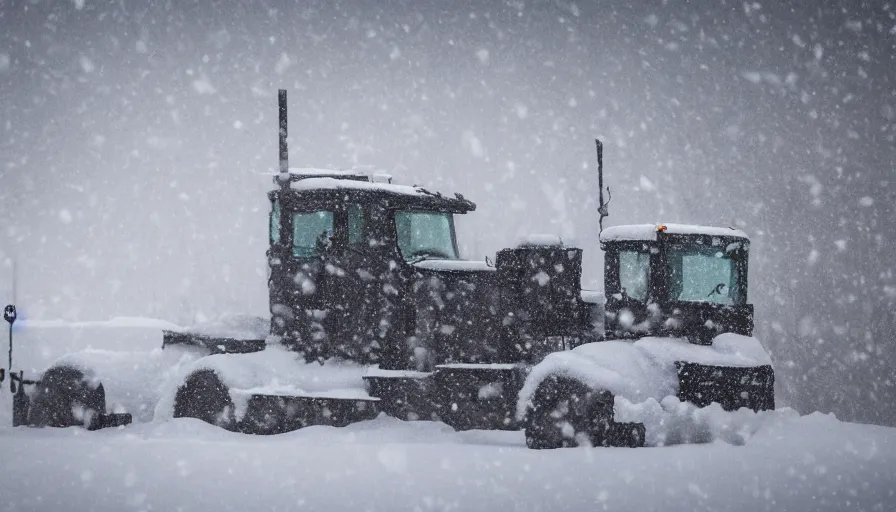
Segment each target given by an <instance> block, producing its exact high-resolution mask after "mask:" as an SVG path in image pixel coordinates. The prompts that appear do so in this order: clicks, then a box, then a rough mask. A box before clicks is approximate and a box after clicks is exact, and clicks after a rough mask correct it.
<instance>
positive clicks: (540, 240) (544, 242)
mask: <svg viewBox="0 0 896 512" xmlns="http://www.w3.org/2000/svg"><path fill="white" fill-rule="evenodd" d="M516 246H517V247H518V248H524V247H563V241H562V240H560V237H559V236H557V235H552V234H544V233H533V234H529V235H525V236H521V237H520V238H519V239H518V240H517V243H516Z"/></svg>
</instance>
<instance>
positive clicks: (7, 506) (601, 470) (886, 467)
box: [0, 393, 896, 512]
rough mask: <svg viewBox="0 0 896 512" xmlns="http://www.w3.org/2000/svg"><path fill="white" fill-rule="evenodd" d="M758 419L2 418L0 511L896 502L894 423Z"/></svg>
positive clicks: (856, 505)
mask: <svg viewBox="0 0 896 512" xmlns="http://www.w3.org/2000/svg"><path fill="white" fill-rule="evenodd" d="M2 402H3V403H2V404H0V405H2V406H3V407H6V406H7V405H8V403H9V402H8V393H5V394H4V398H3V399H2ZM749 426H750V428H749V429H748V431H746V432H742V435H743V438H744V439H745V443H744V444H742V445H737V444H731V443H729V442H725V441H715V442H711V443H706V444H687V445H675V446H665V447H648V448H639V449H628V448H575V449H563V450H552V451H533V450H528V449H527V448H526V447H525V444H524V441H523V436H522V434H521V433H520V432H489V431H468V432H454V431H452V430H451V429H450V428H449V427H447V426H446V425H444V424H442V423H433V422H403V421H399V420H395V419H392V418H387V417H380V418H378V419H376V420H373V421H368V422H363V423H357V424H354V425H351V426H349V427H345V428H335V427H309V428H306V429H303V430H299V431H296V432H291V433H288V434H282V435H278V436H270V437H258V436H248V435H242V434H234V433H230V432H227V431H224V430H222V429H219V428H217V427H213V426H211V425H207V424H205V423H202V422H200V421H198V420H193V419H177V420H170V421H165V422H156V423H147V424H139V425H132V426H128V427H123V428H119V429H112V430H101V431H97V432H87V431H85V430H83V429H79V428H68V429H50V428H47V429H29V428H15V429H13V428H11V427H8V426H3V427H0V454H2V455H0V457H2V461H3V477H2V478H0V497H2V498H0V510H2V511H25V510H36V511H45V510H46V511H50V510H99V511H122V510H156V511H158V510H164V511H169V510H171V511H173V510H184V511H188V510H213V511H228V510H238V511H248V510H333V511H336V510H347V511H353V512H354V511H367V510H370V511H378V510H382V511H389V512H392V511H397V510H409V511H417V510H419V511H426V510H488V511H499V510H576V511H578V510H581V511H595V510H642V511H651V510H656V511H663V512H669V511H676V510H682V511H695V510H708V511H726V510H731V511H734V510H749V511H762V510H769V511H775V512H783V511H809V510H818V511H821V510H830V511H844V510H868V511H881V512H888V511H892V510H896V476H894V472H896V429H893V428H886V427H878V426H870V425H856V424H850V423H844V422H840V421H838V420H836V419H835V418H833V417H831V416H825V415H821V414H813V415H809V416H803V417H800V416H798V415H796V413H794V412H792V411H789V410H784V411H777V412H774V413H769V414H765V415H763V416H760V417H753V421H752V422H750V425H749ZM754 429H755V431H753V430H754ZM734 430H737V429H736V428H735V429H734ZM750 431H752V433H750Z"/></svg>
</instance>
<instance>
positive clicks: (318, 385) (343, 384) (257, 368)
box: [154, 345, 371, 421]
mask: <svg viewBox="0 0 896 512" xmlns="http://www.w3.org/2000/svg"><path fill="white" fill-rule="evenodd" d="M200 370H212V371H214V372H215V374H216V375H217V376H218V378H219V379H221V382H222V383H224V385H226V386H227V388H228V390H229V391H230V397H231V400H233V404H234V410H235V413H236V417H237V419H241V418H242V416H243V414H245V412H246V408H247V407H248V402H249V398H250V397H251V395H253V394H265V395H285V396H315V397H331V398H351V399H371V397H370V395H368V394H367V390H366V388H365V385H364V380H363V378H362V377H363V376H364V374H365V373H366V371H367V367H366V366H361V365H357V364H353V363H348V362H342V361H336V360H330V361H326V362H324V364H319V363H316V362H314V363H306V362H305V361H304V360H303V359H302V358H301V356H300V355H299V354H296V353H295V352H292V351H290V350H288V349H286V348H284V347H282V346H281V345H268V346H267V348H266V349H265V350H263V351H261V352H253V353H250V354H215V355H211V356H207V357H203V358H201V359H198V360H195V361H193V362H191V363H190V364H187V365H183V366H181V367H179V368H178V370H177V374H176V375H175V376H173V377H172V378H170V379H168V380H167V382H166V383H165V385H164V388H163V390H162V391H161V393H160V394H161V397H160V399H159V401H158V404H157V405H156V407H155V416H154V418H155V420H156V421H159V420H166V419H170V418H172V417H174V399H175V396H176V394H177V390H178V388H179V387H180V386H181V385H183V383H184V382H185V381H186V379H187V378H188V377H189V376H190V375H191V374H192V373H194V372H197V371H200Z"/></svg>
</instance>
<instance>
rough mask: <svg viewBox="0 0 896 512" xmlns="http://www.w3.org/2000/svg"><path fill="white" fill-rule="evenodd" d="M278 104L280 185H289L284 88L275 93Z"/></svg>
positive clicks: (284, 186)
mask: <svg viewBox="0 0 896 512" xmlns="http://www.w3.org/2000/svg"><path fill="white" fill-rule="evenodd" d="M277 99H278V102H279V106H280V186H281V187H283V188H286V187H288V186H289V148H288V147H287V145H286V135H287V124H286V89H280V90H279V92H278V94H277Z"/></svg>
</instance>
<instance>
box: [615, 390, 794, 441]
mask: <svg viewBox="0 0 896 512" xmlns="http://www.w3.org/2000/svg"><path fill="white" fill-rule="evenodd" d="M798 416H799V415H798V414H797V412H796V411H794V410H793V409H789V408H785V409H778V410H775V411H759V412H754V411H752V410H751V409H747V408H741V409H738V410H736V411H725V410H724V409H722V406H721V405H719V404H715V403H714V404H710V405H709V406H707V407H697V406H696V405H694V404H692V403H689V402H682V401H680V400H679V399H678V398H677V397H674V396H667V397H665V398H663V399H662V400H661V401H657V400H656V399H654V398H648V399H647V400H645V401H643V402H641V403H637V404H635V403H632V402H630V401H629V400H626V399H625V398H616V407H615V418H616V421H622V422H636V423H643V424H644V427H645V428H646V431H647V433H646V436H647V438H646V440H645V445H646V446H669V445H675V444H693V443H709V442H713V441H723V442H725V443H728V444H732V445H737V446H741V445H744V444H746V443H747V441H748V440H749V439H750V438H751V437H752V436H753V435H754V434H756V432H758V431H759V430H760V429H761V428H762V427H763V426H765V425H766V424H767V423H768V422H770V421H780V420H781V419H782V418H795V417H798Z"/></svg>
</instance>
